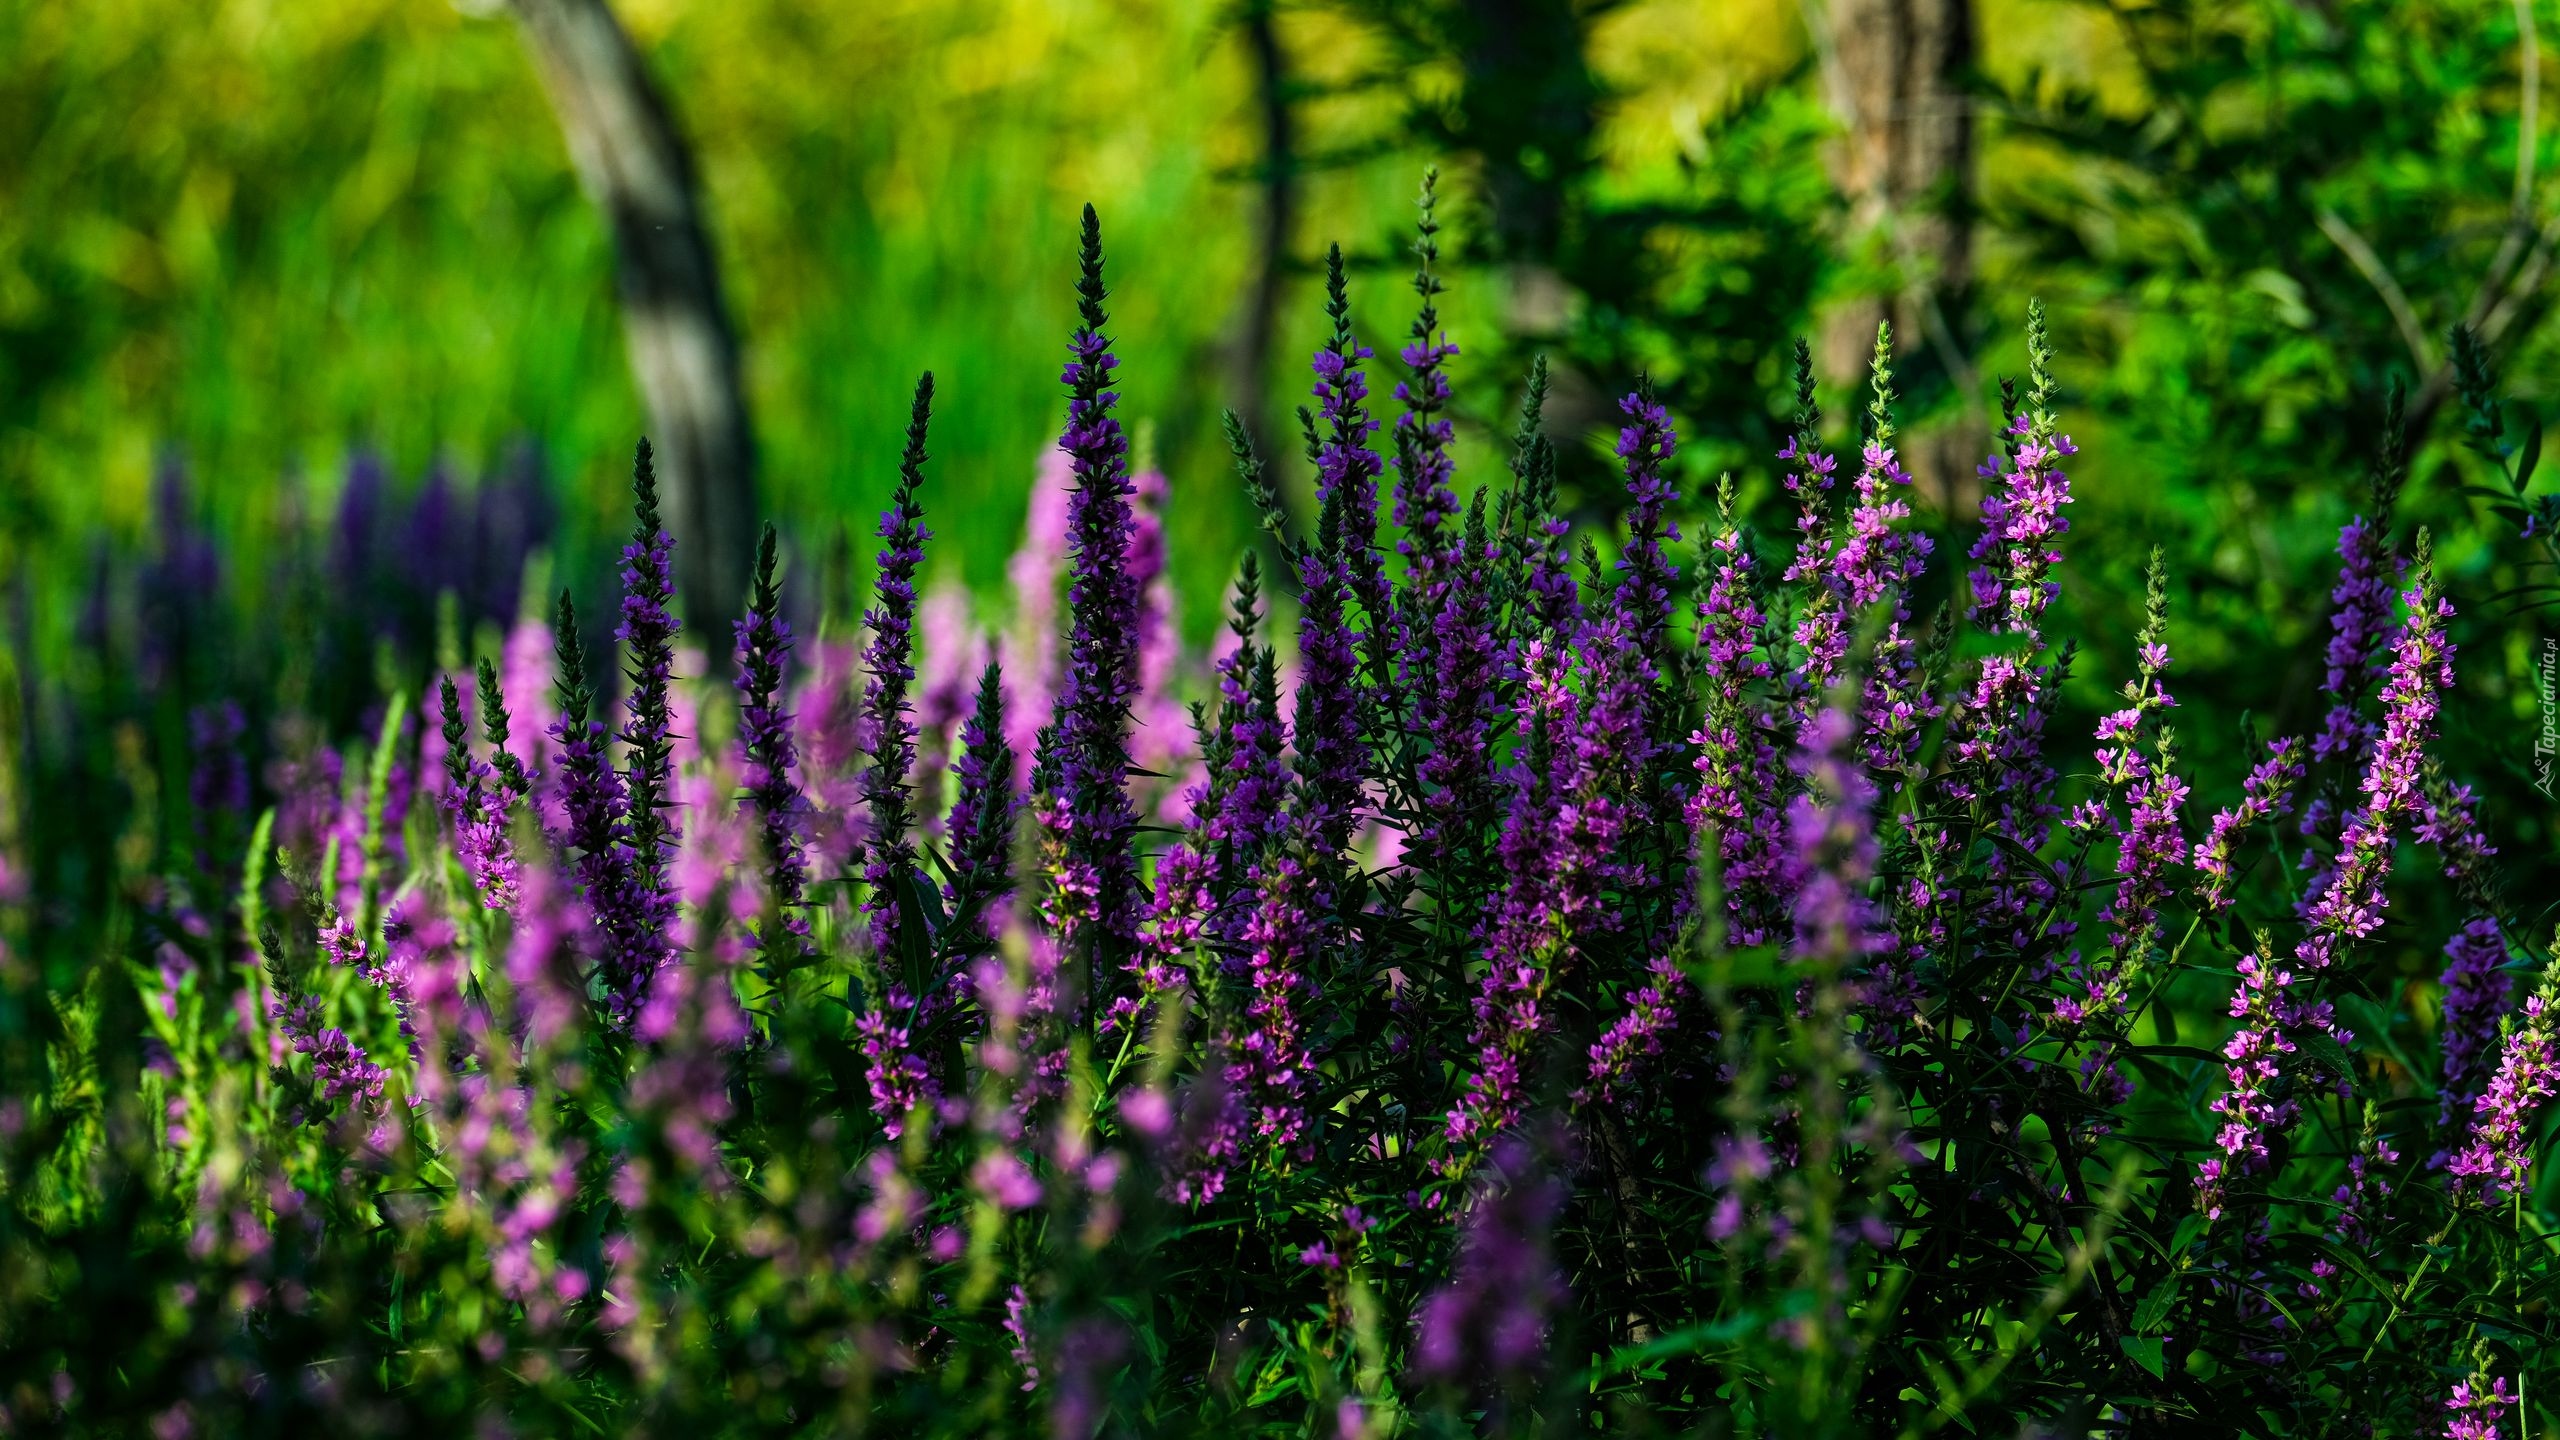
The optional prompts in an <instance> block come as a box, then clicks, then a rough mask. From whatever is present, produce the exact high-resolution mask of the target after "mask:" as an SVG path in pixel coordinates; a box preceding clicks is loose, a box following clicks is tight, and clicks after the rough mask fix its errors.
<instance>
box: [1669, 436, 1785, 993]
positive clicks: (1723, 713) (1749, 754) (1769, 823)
mask: <svg viewBox="0 0 2560 1440" xmlns="http://www.w3.org/2000/svg"><path fill="white" fill-rule="evenodd" d="M1718 506H1719V509H1720V510H1721V513H1722V515H1723V523H1722V525H1721V527H1720V528H1719V529H1718V531H1717V533H1716V537H1715V539H1714V540H1713V541H1712V542H1710V547H1709V548H1710V550H1711V551H1712V553H1713V555H1714V557H1715V567H1714V570H1713V571H1712V573H1711V574H1710V577H1709V579H1708V583H1707V593H1706V596H1705V598H1703V599H1701V600H1700V601H1699V602H1698V648H1699V650H1700V651H1702V652H1703V653H1704V664H1703V666H1702V667H1701V669H1702V675H1701V680H1702V688H1703V691H1704V714H1703V723H1702V724H1701V726H1700V728H1699V729H1698V731H1697V732H1696V733H1694V734H1692V735H1691V736H1690V737H1689V743H1690V745H1691V746H1692V747H1693V748H1694V749H1695V750H1696V752H1697V758H1696V760H1695V761H1694V762H1693V763H1694V764H1695V766H1696V767H1697V772H1698V785H1697V788H1696V789H1695V790H1693V791H1692V792H1690V796H1689V812H1688V819H1689V825H1690V828H1691V829H1692V830H1694V831H1696V832H1698V835H1699V844H1700V845H1702V846H1704V845H1709V844H1712V845H1713V847H1714V849H1715V852H1716V861H1717V878H1718V881H1719V883H1720V885H1721V887H1722V889H1723V891H1724V898H1725V922H1726V925H1727V927H1728V928H1727V932H1726V938H1727V940H1728V941H1729V942H1730V943H1732V944H1735V945H1757V944H1761V943H1762V942H1764V941H1766V940H1769V939H1771V938H1772V937H1774V936H1775V934H1776V933H1777V927H1778V925H1779V923H1780V921H1781V919H1782V917H1783V916H1784V915H1785V913H1786V912H1785V905H1786V897H1785V896H1784V895H1783V894H1782V893H1781V891H1780V890H1779V888H1778V882H1779V880H1780V867H1781V863H1782V860H1781V857H1782V855H1783V849H1784V835H1783V830H1782V825H1783V815H1784V811H1783V809H1782V808H1781V806H1780V804H1779V802H1778V796H1779V794H1780V786H1779V780H1780V775H1781V773H1782V772H1781V770H1780V767H1779V761H1778V747H1777V744H1776V742H1775V740H1774V739H1773V737H1772V736H1771V734H1770V731H1769V728H1768V725H1767V724H1766V722H1765V720H1764V719H1763V717H1762V715H1761V713H1760V711H1759V709H1758V707H1757V706H1756V705H1755V704H1754V702H1753V700H1752V698H1751V686H1752V685H1753V683H1754V682H1759V681H1766V680H1768V679H1769V678H1771V676H1773V675H1774V674H1775V673H1776V667H1775V666H1774V665H1772V664H1771V662H1770V661H1769V659H1768V658H1766V651H1765V650H1764V649H1763V640H1764V637H1765V632H1766V631H1767V629H1768V624H1769V618H1768V614H1767V612H1766V611H1764V610H1763V609H1762V608H1761V600H1760V594H1759V588H1758V585H1757V583H1756V580H1755V577H1754V575H1753V573H1752V558H1751V550H1750V547H1749V545H1748V544H1747V543H1746V542H1745V541H1744V539H1743V536H1742V531H1741V530H1740V528H1739V527H1737V526H1736V525H1735V524H1734V520H1733V485H1732V482H1731V481H1730V480H1729V479H1728V480H1727V482H1726V483H1725V484H1724V485H1723V486H1722V487H1721V488H1720V489H1719V491H1718Z"/></svg>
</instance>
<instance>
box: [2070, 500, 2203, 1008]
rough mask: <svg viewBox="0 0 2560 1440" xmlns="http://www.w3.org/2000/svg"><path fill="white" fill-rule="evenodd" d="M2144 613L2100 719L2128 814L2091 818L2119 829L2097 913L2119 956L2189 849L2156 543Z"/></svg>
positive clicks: (2150, 918) (2143, 932)
mask: <svg viewBox="0 0 2560 1440" xmlns="http://www.w3.org/2000/svg"><path fill="white" fill-rule="evenodd" d="M2147 611H2148V614H2147V618H2146V620H2145V622H2144V624H2143V627H2142V633H2141V636H2140V638H2139V639H2138V640H2137V641H2136V642H2135V650H2136V653H2137V658H2136V661H2135V664H2136V667H2137V668H2136V673H2135V677H2134V678H2133V679H2132V680H2130V681H2127V682H2126V684H2125V687H2124V698H2125V708H2123V709H2121V710H2117V711H2115V712H2113V713H2111V714H2109V715H2108V716H2106V718H2104V719H2102V720H2100V721H2099V722H2098V734H2097V739H2098V747H2097V761H2098V776H2099V779H2100V780H2102V781H2104V782H2105V783H2106V785H2107V786H2108V788H2110V789H2112V790H2114V791H2115V792H2116V794H2117V795H2119V796H2121V797H2122V799H2123V802H2124V806H2125V814H2124V815H2123V816H2122V817H2121V818H2119V817H2118V816H2117V815H2116V814H2115V812H2114V809H2113V807H2112V806H2105V805H2100V806H2099V807H2098V808H2099V812H2100V813H2099V815H2097V816H2093V817H2086V818H2093V819H2102V820H2103V823H2105V824H2106V825H2108V826H2109V827H2111V828H2112V829H2113V830H2114V832H2115V839H2116V857H2117V858H2116V869H2117V871H2118V872H2119V874H2120V875H2121V878H2120V879H2119V880H2118V881H2117V882H2116V893H2115V897H2114V899H2112V900H2111V901H2109V902H2108V904H2107V906H2106V908H2105V909H2104V910H2102V911H2100V912H2099V918H2101V919H2103V920H2106V921H2107V922H2109V923H2110V924H2111V925H2112V926H2113V927H2114V929H2113V930H2112V931H2111V932H2110V933H2109V934H2108V936H2107V943H2108V944H2109V945H2110V946H2113V947H2114V949H2115V951H2116V953H2117V955H2118V956H2120V957H2130V956H2132V955H2135V954H2137V953H2139V952H2141V951H2143V950H2145V949H2147V948H2148V947H2149V946H2150V944H2151V940H2152V936H2153V933H2154V931H2155V930H2156V928H2157V926H2158V917H2159V913H2160V906H2161V905H2162V904H2163V903H2164V902H2165V901H2167V900H2168V898H2169V893H2170V886H2169V878H2168V872H2169V869H2170V867H2171V866H2174V865H2177V864H2180V863H2182V862H2183V861H2184V860H2185V859H2186V853H2187V846H2186V840H2185V837H2184V836H2183V835H2181V834H2180V833H2179V824H2178V807H2179V806H2180V805H2181V804H2183V803H2185V801H2186V798H2187V782H2185V781H2184V780H2181V779H2179V778H2178V777H2177V776H2176V775H2175V774H2173V773H2171V771H2170V768H2169V764H2170V746H2169V737H2168V733H2167V731H2166V730H2165V729H2164V728H2162V726H2161V723H2160V721H2161V718H2162V716H2164V715H2165V714H2166V712H2168V711H2169V710H2170V709H2172V708H2174V707H2175V706H2176V705H2177V703H2178V702H2177V701H2176V700H2175V699H2173V698H2171V696H2170V694H2169V689H2168V687H2167V686H2166V685H2164V684H2162V683H2161V680H2160V675H2161V672H2162V671H2164V670H2166V669H2168V667H2169V645H2168V618H2169V617H2168V578H2167V574H2166V572H2165V571H2164V570H2163V568H2162V566H2161V560H2160V552H2159V550H2157V549H2156V548H2155V549H2154V550H2153V551H2152V552H2151V574H2150V584H2149V600H2148V604H2147ZM2146 752H2147V753H2146ZM2094 803H2096V802H2093V804H2094ZM2091 998H2092V999H2095V998H2096V997H2095V996H2092V997H2091Z"/></svg>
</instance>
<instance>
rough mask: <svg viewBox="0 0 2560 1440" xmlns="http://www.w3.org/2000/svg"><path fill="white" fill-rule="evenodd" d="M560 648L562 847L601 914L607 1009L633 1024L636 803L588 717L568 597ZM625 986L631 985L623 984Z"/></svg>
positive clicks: (593, 909)
mask: <svg viewBox="0 0 2560 1440" xmlns="http://www.w3.org/2000/svg"><path fill="white" fill-rule="evenodd" d="M554 633H555V634H556V635H557V637H558V644H559V682H558V689H559V705H560V717H559V719H558V720H556V721H554V722H553V724H552V728H551V742H552V744H553V746H554V747H555V748H556V749H557V751H558V754H559V760H558V763H557V764H556V765H555V766H554V769H553V773H554V774H555V775H556V776H557V777H558V782H557V783H558V787H559V791H558V799H559V808H560V812H561V820H562V830H561V833H560V836H559V842H560V844H561V846H562V848H563V849H565V850H567V851H569V852H571V854H573V855H574V856H575V862H574V863H575V874H576V876H577V882H578V891H579V895H580V897H581V898H582V899H583V900H584V901H585V904H586V907H587V910H588V911H589V913H590V914H591V915H592V916H593V917H594V926H595V932H596V938H597V941H598V943H599V944H600V945H601V946H602V948H603V952H604V953H603V955H602V956H600V957H599V958H600V960H601V961H602V962H603V965H604V967H605V975H606V990H605V997H604V999H605V1006H606V1011H607V1014H608V1015H609V1016H610V1017H611V1018H613V1019H614V1020H615V1021H616V1022H617V1023H627V1022H628V1021H629V1019H630V1016H631V1014H632V1012H633V1011H635V1010H637V1009H638V997H637V996H636V995H634V994H633V993H632V989H631V987H630V985H629V984H628V983H627V981H628V978H629V976H630V975H631V974H632V971H633V966H632V964H631V962H630V960H629V958H628V957H629V956H630V954H631V952H632V948H633V946H634V944H635V937H634V935H633V928H634V926H635V923H636V922H637V919H638V912H639V910H640V908H641V907H639V906H637V905H636V904H635V903H634V897H633V881H632V873H631V857H630V853H629V851H628V850H627V849H626V848H625V846H624V844H623V840H624V838H625V835H626V833H627V826H626V823H625V818H626V816H627V815H628V813H629V806H630V799H629V797H628V796H627V795H626V794H625V792H624V790H623V781H622V774H621V772H620V771H618V770H616V769H615V768H614V767H613V763H612V761H611V759H610V758H609V757H608V755H607V754H606V750H605V731H604V724H603V722H602V721H599V720H596V719H593V718H591V717H590V715H589V714H588V710H589V707H590V705H591V704H592V703H593V701H594V695H593V693H592V692H590V691H589V690H588V689H587V679H586V673H587V672H586V653H585V650H584V649H583V648H582V647H581V646H580V644H579V642H578V615H577V611H576V609H575V608H574V607H572V606H571V604H570V602H569V592H568V591H566V590H563V591H561V592H560V618H559V623H558V624H557V625H556V626H555V627H554ZM617 981H621V982H624V983H616V982H617Z"/></svg>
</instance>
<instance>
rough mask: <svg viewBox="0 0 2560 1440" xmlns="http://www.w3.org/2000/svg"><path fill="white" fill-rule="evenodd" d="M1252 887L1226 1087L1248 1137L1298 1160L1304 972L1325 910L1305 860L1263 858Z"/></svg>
mask: <svg viewBox="0 0 2560 1440" xmlns="http://www.w3.org/2000/svg"><path fill="white" fill-rule="evenodd" d="M1254 881H1255V884H1256V885H1257V887H1258V889H1259V892H1260V894H1259V898H1258V900H1257V901H1256V903H1255V905H1254V909H1253V915H1252V918H1251V919H1249V920H1248V921H1247V922H1246V923H1245V927H1244V934H1243V936H1242V940H1243V942H1244V945H1245V946H1246V962H1245V984H1246V989H1247V994H1248V996H1249V997H1250V998H1248V999H1247V1000H1246V1002H1245V1014H1244V1021H1243V1024H1242V1026H1241V1029H1242V1038H1241V1040H1240V1041H1239V1042H1238V1044H1237V1046H1236V1056H1235V1060H1234V1062H1233V1063H1232V1064H1231V1065H1230V1066H1229V1067H1228V1070H1227V1081H1228V1083H1229V1084H1230V1085H1232V1086H1234V1087H1235V1088H1236V1089H1237V1091H1239V1092H1240V1093H1241V1094H1242V1095H1243V1096H1245V1097H1246V1099H1247V1102H1248V1103H1249V1104H1250V1105H1251V1107H1252V1114H1253V1128H1254V1133H1255V1134H1256V1135H1259V1136H1261V1137H1262V1139H1263V1141H1264V1143H1265V1144H1267V1145H1268V1146H1269V1147H1270V1149H1271V1151H1272V1152H1273V1153H1274V1154H1275V1155H1280V1156H1286V1157H1290V1158H1292V1159H1297V1160H1304V1159H1305V1158H1307V1156H1308V1155H1309V1154H1310V1153H1312V1151H1313V1148H1314V1143H1315V1137H1314V1136H1313V1135H1312V1134H1311V1133H1310V1132H1309V1129H1308V1114H1307V1098H1308V1096H1309V1095H1310V1094H1311V1093H1312V1092H1313V1090H1314V1088H1315V1079H1316V1075H1315V1056H1314V1055H1313V1054H1312V1053H1311V1051H1310V1049H1309V1035H1308V1031H1309V1028H1310V1027H1309V1025H1308V1016H1307V1008H1308V1006H1309V1005H1310V1004H1311V1003H1312V1002H1313V1001H1314V999H1315V998H1316V983H1315V977H1314V975H1313V974H1312V973H1311V967H1312V965H1313V962H1314V958H1315V955H1316V953H1317V943H1316V931H1317V927H1318V925H1319V923H1320V921H1321V918H1322V916H1323V915H1324V913H1325V911H1326V909H1327V908H1328V906H1327V905H1326V903H1325V899H1326V897H1325V896H1324V894H1323V891H1322V889H1321V887H1320V885H1319V883H1318V882H1317V880H1316V878H1315V877H1314V876H1313V875H1311V874H1310V873H1309V867H1308V864H1307V862H1306V861H1305V860H1304V859H1303V858H1301V857H1300V856H1298V855H1296V854H1293V853H1275V854H1272V855H1270V856H1267V857H1266V858H1265V859H1264V860H1263V862H1262V863H1261V864H1260V865H1259V866H1257V867H1256V869H1255V875H1254Z"/></svg>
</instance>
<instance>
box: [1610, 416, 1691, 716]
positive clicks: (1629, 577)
mask: <svg viewBox="0 0 2560 1440" xmlns="http://www.w3.org/2000/svg"><path fill="white" fill-rule="evenodd" d="M1618 409H1619V411H1620V412H1622V413H1623V414H1625V416H1626V417H1627V421H1628V423H1627V425H1626V426H1625V427H1624V428H1622V429H1620V430H1619V431H1618V447H1617V455H1618V459H1619V461H1620V462H1621V463H1622V464H1623V465H1624V466H1625V468H1626V477H1627V499H1628V509H1627V545H1626V548H1625V549H1624V550H1623V551H1621V552H1620V553H1619V556H1618V572H1619V574H1620V576H1621V577H1622V578H1621V579H1620V581H1619V585H1618V597H1617V601H1618V608H1619V609H1620V610H1621V611H1622V612H1623V616H1624V618H1623V620H1622V621H1621V624H1622V626H1623V628H1624V629H1625V631H1626V634H1627V639H1628V643H1630V644H1632V645H1634V646H1635V647H1636V650H1637V652H1638V653H1639V654H1641V655H1643V656H1644V658H1645V661H1646V663H1647V664H1649V665H1651V666H1652V667H1653V670H1654V673H1655V675H1656V676H1657V677H1658V678H1660V679H1663V680H1666V681H1667V680H1668V679H1669V678H1670V674H1671V623H1670V622H1671V591H1672V587H1673V585H1674V584H1675V583H1676V582H1677V580H1678V578H1679V573H1680V571H1679V567H1678V566H1675V565H1673V564H1672V563H1671V562H1670V560H1669V559H1668V558H1667V557H1666V556H1665V555H1664V554H1663V547H1664V546H1665V545H1667V544H1677V543H1679V540H1680V527H1679V526H1678V525H1676V524H1674V523H1672V522H1671V521H1670V520H1668V519H1667V518H1665V515H1664V511H1665V510H1666V509H1667V508H1668V507H1669V506H1671V505H1673V504H1675V503H1677V502H1678V501H1679V499H1680V490H1679V487H1677V486H1675V485H1673V484H1672V483H1671V481H1670V479H1669V478H1668V477H1666V476H1665V475H1664V474H1663V473H1662V471H1663V467H1664V466H1665V465H1667V464H1669V463H1670V461H1671V458H1672V457H1673V456H1674V455H1676V454H1678V453H1679V449H1680V438H1679V436H1678V434H1677V433H1676V432H1674V431H1673V429H1672V428H1671V416H1670V413H1669V412H1668V411H1666V410H1664V409H1663V408H1662V406H1661V405H1660V404H1659V403H1658V402H1656V401H1655V399H1654V397H1653V385H1652V383H1651V382H1650V381H1642V382H1639V383H1638V384H1637V386H1636V390H1635V393H1634V394H1632V395H1629V396H1627V397H1625V398H1624V399H1622V400H1620V401H1619V402H1618Z"/></svg>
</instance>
